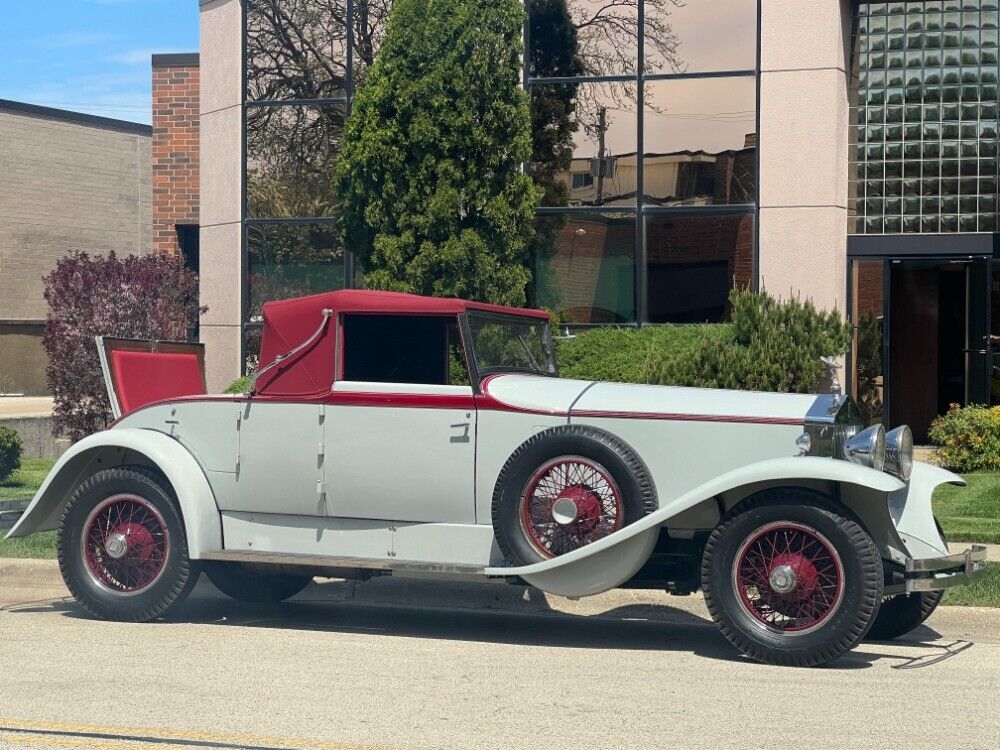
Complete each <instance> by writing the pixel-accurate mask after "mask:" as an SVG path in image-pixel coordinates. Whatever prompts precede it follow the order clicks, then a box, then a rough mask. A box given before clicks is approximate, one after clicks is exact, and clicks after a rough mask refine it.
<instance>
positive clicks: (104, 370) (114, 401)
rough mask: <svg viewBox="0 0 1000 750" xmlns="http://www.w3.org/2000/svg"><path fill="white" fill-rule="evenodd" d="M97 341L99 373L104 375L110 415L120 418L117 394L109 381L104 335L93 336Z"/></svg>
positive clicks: (120, 410) (116, 418)
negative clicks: (99, 363) (99, 362)
mask: <svg viewBox="0 0 1000 750" xmlns="http://www.w3.org/2000/svg"><path fill="white" fill-rule="evenodd" d="M94 340H95V341H96V342H97V357H98V358H99V359H100V360H101V374H102V375H104V387H105V388H107V390H108V401H109V402H110V404H111V416H112V417H113V418H114V419H115V420H119V419H121V418H122V407H121V404H119V403H118V394H116V393H115V387H114V385H113V384H112V382H111V366H110V365H109V364H108V353H107V352H106V351H104V337H103V336H94Z"/></svg>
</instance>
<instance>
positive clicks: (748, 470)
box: [485, 456, 906, 597]
mask: <svg viewBox="0 0 1000 750" xmlns="http://www.w3.org/2000/svg"><path fill="white" fill-rule="evenodd" d="M774 487H807V488H812V489H816V490H820V491H827V492H828V491H830V490H836V492H835V493H833V497H835V498H836V499H838V500H839V501H840V502H842V503H843V504H844V505H845V506H847V507H848V508H849V509H850V510H851V511H852V512H854V513H855V514H856V515H857V516H858V517H859V518H860V519H861V521H862V523H863V524H865V526H866V527H867V528H868V531H869V533H870V534H871V535H872V538H873V539H875V541H876V543H877V544H879V546H880V547H882V548H883V554H886V556H889V557H890V559H895V558H897V557H898V556H899V555H902V554H903V553H902V552H901V551H900V550H903V549H905V547H904V546H903V544H902V541H901V540H900V539H899V535H898V534H897V533H896V531H895V527H894V525H893V521H892V518H891V517H890V515H889V510H888V503H887V502H886V496H887V495H888V494H889V493H891V492H896V491H899V490H902V489H904V488H905V487H906V485H905V484H904V483H903V482H901V481H899V480H898V479H896V478H895V477H892V476H890V475H889V474H886V473H884V472H881V471H875V470H874V469H869V468H867V467H864V466H860V465H858V464H853V463H850V462H848V461H839V460H836V459H831V458H820V457H808V456H804V457H789V458H775V459H769V460H767V461H760V462H758V463H754V464H750V465H749V466H743V467H740V468H739V469H735V470H733V471H730V472H727V473H726V474H723V475H721V476H719V477H716V478H715V479H712V480H711V481H709V482H706V483H705V484H703V485H701V486H699V487H696V488H695V489H693V490H691V491H689V492H686V493H684V494H683V495H681V496H680V497H677V498H674V499H673V500H670V501H667V502H666V503H665V504H664V505H662V506H661V507H660V508H659V510H657V511H655V512H654V513H651V514H649V515H648V516H646V517H645V518H642V519H640V520H639V521H636V522H635V523H633V524H630V525H628V526H626V527H625V528H623V529H621V530H620V531H616V532H615V533H614V534H611V535H610V536H606V537H605V538H604V539H601V540H599V541H596V542H594V543H592V544H588V545H587V546H586V547H581V548H580V549H577V550H574V551H573V552H569V553H567V554H565V555H561V556H559V557H555V558H552V559H551V560H543V561H542V562H539V563H534V564H532V565H524V566H520V567H516V568H487V569H486V570H485V573H486V575H491V576H519V577H520V578H523V579H524V580H525V581H527V582H528V583H529V584H530V585H532V586H536V587H537V588H540V589H542V590H544V591H548V592H549V593H553V594H559V595H562V596H573V597H576V596H589V595H591V594H598V593H601V592H602V591H607V590H609V589H612V588H615V587H616V586H620V585H621V584H622V583H624V582H625V581H627V580H629V578H631V577H632V576H634V575H635V574H636V573H637V572H638V570H639V569H640V568H641V567H642V566H643V564H644V563H645V562H646V560H647V559H648V558H649V555H650V554H651V553H652V550H653V547H654V546H655V544H656V539H657V537H658V536H659V531H660V527H661V526H664V525H667V526H669V525H670V523H669V522H670V520H671V519H673V518H674V517H676V516H678V515H679V514H681V513H683V512H685V511H687V510H690V509H691V508H694V507H695V506H696V505H699V504H701V503H704V502H705V501H712V502H722V503H723V505H724V506H725V509H726V510H728V509H729V508H730V507H732V506H733V505H735V504H736V503H737V502H739V501H740V500H742V499H745V498H747V497H749V496H751V495H754V494H757V493H759V492H761V491H763V490H766V489H771V488H774ZM889 548H892V549H893V550H894V552H895V554H890V553H889Z"/></svg>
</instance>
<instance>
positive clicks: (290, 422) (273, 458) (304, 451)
mask: <svg viewBox="0 0 1000 750" xmlns="http://www.w3.org/2000/svg"><path fill="white" fill-rule="evenodd" d="M325 410H326V406H325V405H323V404H317V403H287V402H280V401H269V400H265V399H252V398H251V399H250V400H249V401H247V402H245V403H244V404H243V405H242V408H241V411H240V416H239V425H238V428H239V457H238V466H237V472H236V485H237V499H238V503H239V507H238V508H232V510H240V511H252V512H259V513H278V514H282V515H295V516H325V515H326V514H327V507H326V502H327V498H326V497H325V495H324V493H323V487H322V481H323V456H322V452H323V423H324V412H325Z"/></svg>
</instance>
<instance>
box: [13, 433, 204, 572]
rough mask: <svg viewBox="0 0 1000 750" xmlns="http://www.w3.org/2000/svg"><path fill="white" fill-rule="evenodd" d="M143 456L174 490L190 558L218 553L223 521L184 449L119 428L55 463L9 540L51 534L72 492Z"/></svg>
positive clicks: (162, 437) (86, 442)
mask: <svg viewBox="0 0 1000 750" xmlns="http://www.w3.org/2000/svg"><path fill="white" fill-rule="evenodd" d="M129 453H138V454H141V455H142V456H143V457H144V458H145V461H146V462H148V463H150V464H152V465H154V466H156V467H157V468H158V469H159V470H160V471H161V472H163V474H164V476H166V478H167V480H168V481H169V482H170V484H171V485H172V486H173V488H174V493H175V494H176V495H177V501H178V503H179V504H180V506H181V507H180V509H181V516H182V518H183V519H184V527H185V529H186V531H187V542H188V554H189V555H190V556H191V558H192V559H198V558H199V557H201V555H202V553H203V552H207V551H210V550H220V549H222V520H221V516H220V515H219V509H218V507H217V506H216V503H215V496H214V494H213V493H212V488H211V486H210V485H209V483H208V479H207V478H206V477H205V473H204V471H202V468H201V466H200V465H199V464H198V462H197V461H196V460H195V458H194V456H192V455H191V454H190V453H189V452H188V450H187V449H186V448H184V446H182V445H181V444H180V443H179V442H177V441H176V440H174V439H173V438H171V437H169V436H167V435H164V434H163V433H162V432H155V431H153V430H143V429H135V428H118V429H113V430H105V431H104V432H98V433H95V434H93V435H90V436H89V437H86V438H84V439H83V440H81V441H80V442H78V443H76V444H75V445H73V447H72V448H70V449H69V450H68V451H67V452H66V453H64V454H63V456H62V458H60V459H59V461H58V462H57V463H56V465H55V466H54V467H53V468H52V471H51V472H49V475H48V476H47V477H46V478H45V482H44V483H43V484H42V486H41V488H40V489H39V490H38V492H37V493H36V494H35V497H34V499H33V500H32V501H31V504H30V505H29V506H28V509H27V510H26V511H25V512H24V515H22V516H21V518H20V520H19V521H18V522H17V524H15V526H14V528H12V529H11V530H10V532H9V533H8V534H7V538H13V537H21V536H27V535H28V534H33V533H35V532H36V531H50V530H52V529H55V528H56V527H57V525H58V523H59V518H60V516H61V514H62V510H63V507H64V506H65V505H66V502H67V501H68V500H69V498H70V496H71V495H72V494H73V491H74V490H75V489H76V488H77V487H78V486H79V485H80V483H81V482H83V481H84V480H86V478H87V477H89V476H91V475H92V474H94V473H95V472H97V471H100V470H101V469H108V468H113V467H115V466H121V465H123V464H126V463H130V462H131V463H135V459H134V458H133V459H130V458H129V456H128V454H129Z"/></svg>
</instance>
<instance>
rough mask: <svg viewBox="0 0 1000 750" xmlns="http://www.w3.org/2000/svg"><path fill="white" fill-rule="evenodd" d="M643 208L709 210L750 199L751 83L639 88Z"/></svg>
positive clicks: (666, 83)
mask: <svg viewBox="0 0 1000 750" xmlns="http://www.w3.org/2000/svg"><path fill="white" fill-rule="evenodd" d="M646 101H647V104H646V111H645V128H644V140H645V144H644V148H643V153H644V156H645V167H644V169H645V175H644V177H645V179H644V182H645V186H644V190H643V193H644V198H645V202H646V203H650V204H654V205H661V206H669V205H712V204H734V203H753V202H754V201H755V199H756V192H757V189H756V177H755V176H756V145H757V139H756V134H755V132H754V131H755V129H756V121H757V113H756V109H757V105H756V101H757V93H756V83H755V81H754V79H753V78H713V79H706V80H692V81H685V80H680V81H655V82H650V83H647V84H646Z"/></svg>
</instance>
